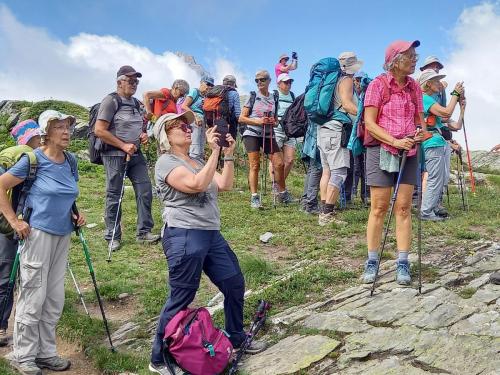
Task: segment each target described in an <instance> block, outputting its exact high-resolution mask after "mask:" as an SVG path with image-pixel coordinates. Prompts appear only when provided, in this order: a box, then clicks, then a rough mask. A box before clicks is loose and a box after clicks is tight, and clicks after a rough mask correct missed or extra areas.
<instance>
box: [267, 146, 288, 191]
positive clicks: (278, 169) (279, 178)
mask: <svg viewBox="0 0 500 375" xmlns="http://www.w3.org/2000/svg"><path fill="white" fill-rule="evenodd" d="M269 157H270V159H271V163H270V164H271V165H273V166H274V167H275V168H274V180H275V182H276V183H277V184H278V189H279V190H278V192H279V193H281V192H283V191H285V190H286V185H285V176H284V173H283V158H282V156H281V152H275V153H274V154H271V155H269ZM271 172H272V171H271ZM271 176H272V174H271Z"/></svg>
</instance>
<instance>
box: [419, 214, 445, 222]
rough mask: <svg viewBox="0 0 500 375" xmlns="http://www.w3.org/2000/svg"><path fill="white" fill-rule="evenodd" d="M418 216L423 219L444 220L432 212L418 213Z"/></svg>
mask: <svg viewBox="0 0 500 375" xmlns="http://www.w3.org/2000/svg"><path fill="white" fill-rule="evenodd" d="M420 218H421V219H422V220H423V221H443V220H445V218H444V217H442V216H437V215H436V214H432V215H422V214H420Z"/></svg>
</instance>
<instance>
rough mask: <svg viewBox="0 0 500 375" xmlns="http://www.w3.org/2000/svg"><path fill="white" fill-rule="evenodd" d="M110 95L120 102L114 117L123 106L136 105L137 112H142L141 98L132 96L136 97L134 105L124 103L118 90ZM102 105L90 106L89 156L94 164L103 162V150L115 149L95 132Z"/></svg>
mask: <svg viewBox="0 0 500 375" xmlns="http://www.w3.org/2000/svg"><path fill="white" fill-rule="evenodd" d="M109 95H111V96H112V97H113V99H115V100H116V102H117V103H118V106H117V108H116V111H115V113H114V114H113V118H114V116H115V115H116V113H117V112H118V111H119V110H120V108H121V107H122V106H128V107H134V108H135V109H137V112H139V113H140V112H141V102H140V101H139V100H137V99H136V98H134V97H133V98H132V99H134V105H133V106H132V105H131V104H124V103H123V101H122V98H121V97H120V95H118V94H117V93H116V92H112V93H111V94H109ZM100 106H101V103H97V104H94V105H93V106H92V107H90V111H89V135H88V139H89V158H90V162H91V163H94V164H102V157H101V153H102V152H103V151H108V150H111V149H114V147H113V146H111V145H108V144H106V143H104V142H103V141H102V140H101V139H100V138H99V137H96V135H95V133H94V129H95V123H96V122H97V115H98V114H99V107H100ZM112 122H113V119H111V123H112ZM110 125H111V124H110Z"/></svg>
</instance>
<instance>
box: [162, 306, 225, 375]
mask: <svg viewBox="0 0 500 375" xmlns="http://www.w3.org/2000/svg"><path fill="white" fill-rule="evenodd" d="M163 340H164V343H165V350H168V352H169V354H170V355H171V356H172V357H173V358H174V359H175V361H176V362H177V364H178V365H179V366H180V367H181V368H182V369H183V370H185V371H188V372H189V373H191V374H192V375H216V374H220V373H222V372H223V371H224V369H225V368H226V366H227V364H228V363H229V359H230V357H231V354H232V352H233V346H232V345H231V342H230V341H229V339H228V337H227V334H226V333H225V332H224V331H223V330H221V329H218V328H216V327H215V326H214V324H213V322H212V318H211V316H210V313H209V312H208V310H207V309H205V308H204V307H200V308H198V309H185V310H181V311H179V312H178V313H177V314H176V315H175V316H174V317H173V318H172V319H171V320H170V322H168V324H167V326H166V327H165V336H164V338H163Z"/></svg>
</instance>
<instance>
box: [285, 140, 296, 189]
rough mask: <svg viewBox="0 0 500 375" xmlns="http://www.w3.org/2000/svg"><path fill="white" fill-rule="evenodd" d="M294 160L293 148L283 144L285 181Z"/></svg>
mask: <svg viewBox="0 0 500 375" xmlns="http://www.w3.org/2000/svg"><path fill="white" fill-rule="evenodd" d="M294 161H295V148H293V147H290V146H286V145H285V146H283V163H284V165H285V166H284V171H285V181H286V179H287V177H288V175H289V174H290V171H291V170H292V168H293V162H294Z"/></svg>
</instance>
